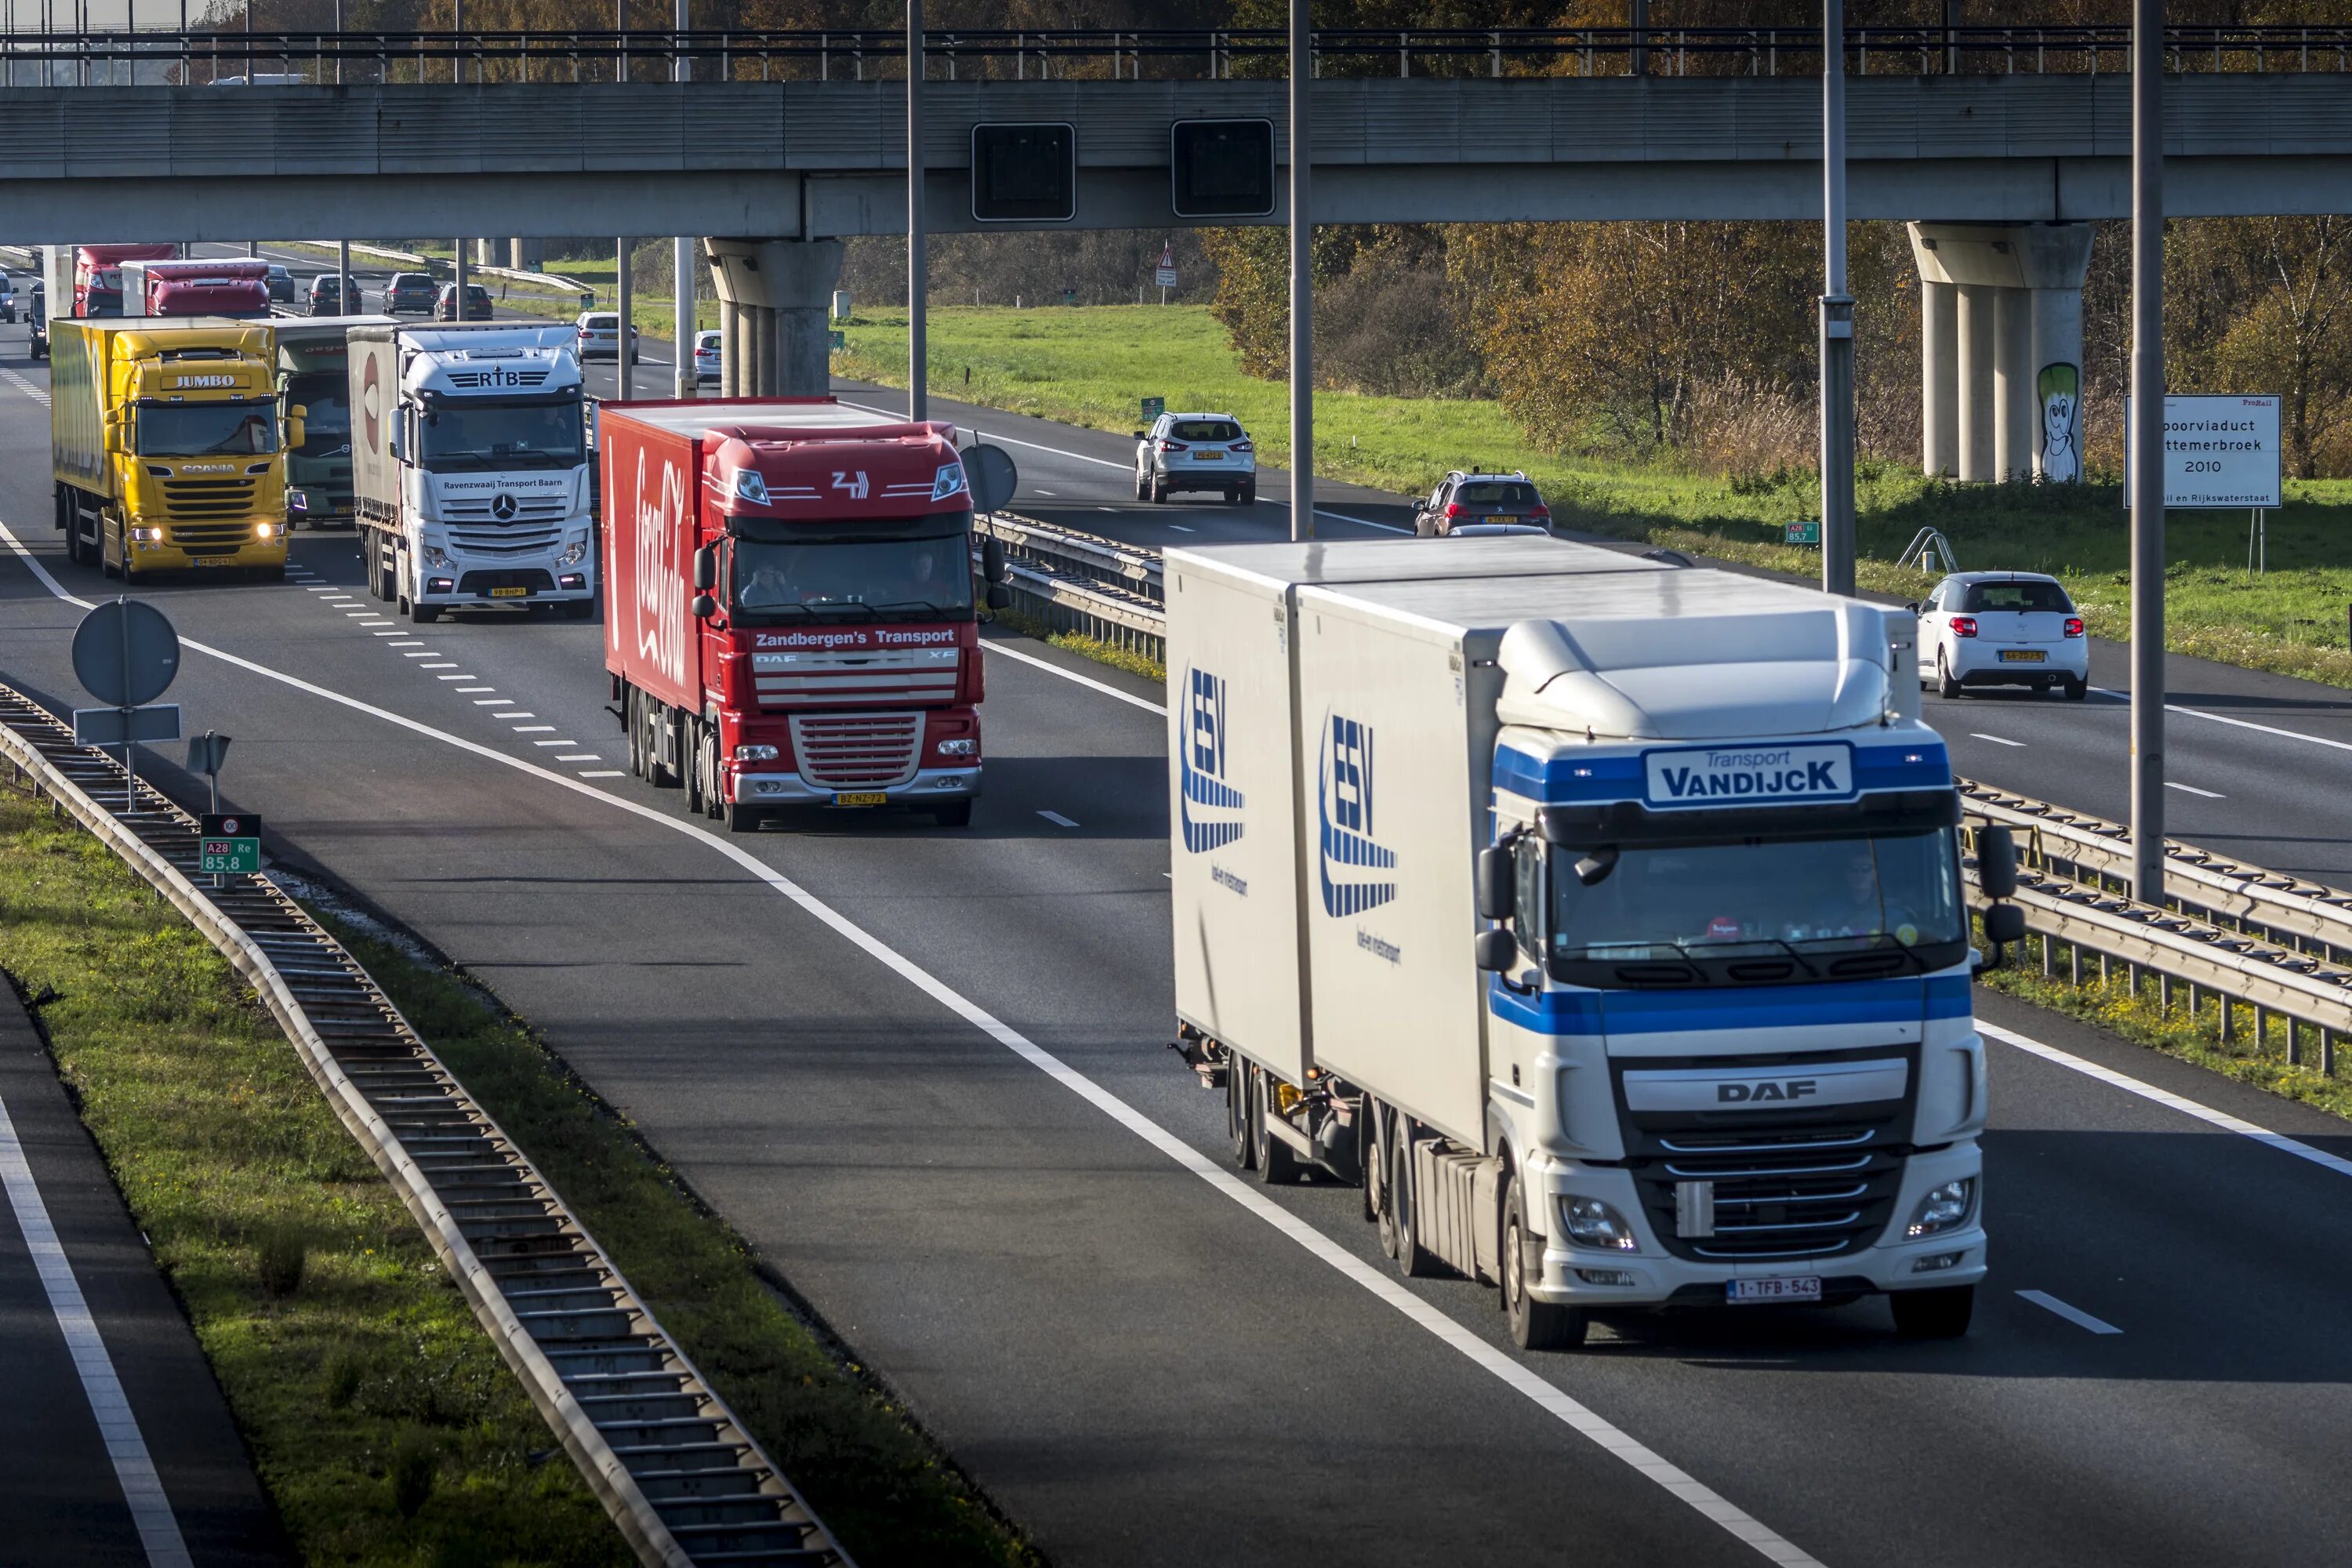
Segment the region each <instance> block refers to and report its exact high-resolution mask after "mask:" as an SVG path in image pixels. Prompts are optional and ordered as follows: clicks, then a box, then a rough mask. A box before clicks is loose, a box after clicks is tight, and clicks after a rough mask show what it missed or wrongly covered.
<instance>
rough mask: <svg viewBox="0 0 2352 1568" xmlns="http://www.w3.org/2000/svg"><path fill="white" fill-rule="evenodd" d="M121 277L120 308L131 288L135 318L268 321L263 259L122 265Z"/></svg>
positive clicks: (139, 262) (264, 262)
mask: <svg viewBox="0 0 2352 1568" xmlns="http://www.w3.org/2000/svg"><path fill="white" fill-rule="evenodd" d="M121 279H122V282H121V289H122V298H123V300H124V301H125V304H126V307H127V305H128V302H129V300H130V296H131V289H132V288H133V286H134V285H138V286H141V287H142V289H143V293H142V300H143V305H144V309H142V310H140V311H139V312H138V314H141V315H144V316H229V317H234V318H236V320H239V321H267V320H268V319H269V263H268V262H267V261H253V260H248V259H243V258H232V259H229V260H226V261H211V260H203V261H127V262H125V263H124V264H123V266H122V268H121Z"/></svg>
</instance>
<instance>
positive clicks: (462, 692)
mask: <svg viewBox="0 0 2352 1568" xmlns="http://www.w3.org/2000/svg"><path fill="white" fill-rule="evenodd" d="M497 689H498V688H497V687H495V686H461V687H459V688H457V695H458V696H460V697H466V696H470V695H472V694H473V693H474V692H477V691H496V690H497ZM504 700H505V699H503V698H500V699H498V700H496V701H493V702H490V703H488V704H483V703H479V702H478V703H476V704H475V705H474V706H476V707H477V708H479V707H484V706H488V707H496V706H498V704H499V702H502V701H504Z"/></svg>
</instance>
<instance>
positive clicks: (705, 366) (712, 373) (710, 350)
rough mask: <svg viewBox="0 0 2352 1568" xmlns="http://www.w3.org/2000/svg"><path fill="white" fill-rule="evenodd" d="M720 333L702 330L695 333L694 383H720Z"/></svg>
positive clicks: (711, 384) (700, 384)
mask: <svg viewBox="0 0 2352 1568" xmlns="http://www.w3.org/2000/svg"><path fill="white" fill-rule="evenodd" d="M694 384H695V385H697V386H717V385H718V384H719V334H718V333H717V332H710V331H702V332H697V333H695V334H694Z"/></svg>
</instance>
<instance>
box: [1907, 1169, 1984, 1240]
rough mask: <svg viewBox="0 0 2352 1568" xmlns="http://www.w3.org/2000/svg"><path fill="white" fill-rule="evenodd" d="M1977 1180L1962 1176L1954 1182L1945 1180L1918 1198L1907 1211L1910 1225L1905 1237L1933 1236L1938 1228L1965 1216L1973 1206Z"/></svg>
mask: <svg viewBox="0 0 2352 1568" xmlns="http://www.w3.org/2000/svg"><path fill="white" fill-rule="evenodd" d="M1976 1197H1977V1179H1976V1178H1975V1177H1974V1176H1962V1177H1961V1178H1960V1179H1959V1180H1958V1181H1957V1182H1946V1183H1945V1184H1943V1185H1942V1186H1940V1187H1937V1188H1936V1189H1935V1190H1934V1191H1933V1192H1930V1193H1929V1194H1927V1196H1926V1197H1924V1198H1921V1199H1920V1200H1919V1206H1918V1207H1917V1208H1916V1209H1914V1210H1912V1211H1911V1224H1910V1226H1909V1228H1908V1229H1907V1230H1906V1231H1905V1233H1904V1234H1905V1235H1906V1236H1933V1235H1935V1234H1936V1233H1937V1231H1939V1230H1949V1229H1951V1228H1952V1227H1953V1226H1956V1225H1958V1224H1960V1223H1961V1222H1962V1221H1964V1220H1966V1219H1967V1218H1968V1217H1969V1213H1970V1211H1972V1210H1973V1209H1975V1207H1976Z"/></svg>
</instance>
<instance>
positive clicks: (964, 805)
mask: <svg viewBox="0 0 2352 1568" xmlns="http://www.w3.org/2000/svg"><path fill="white" fill-rule="evenodd" d="M597 452H598V457H599V460H600V461H601V462H602V464H603V466H604V510H605V528H604V538H605V550H606V558H605V573H604V580H605V583H606V584H607V589H606V595H605V604H604V631H605V638H604V663H605V667H606V668H608V669H609V670H611V672H612V676H613V695H614V699H615V700H617V701H618V702H619V704H620V712H621V716H622V718H621V721H622V724H623V727H624V728H625V730H626V731H627V733H628V738H629V766H630V770H631V771H632V772H633V773H636V774H638V775H639V776H640V777H645V778H650V779H652V780H653V781H654V783H656V784H661V785H665V786H669V785H677V784H683V785H684V786H685V789H686V797H687V798H686V804H687V809H688V811H690V812H694V813H696V814H698V815H702V816H714V817H722V818H724V819H725V821H726V822H727V824H728V826H730V828H733V829H736V830H738V831H742V830H749V829H751V828H753V827H755V826H758V825H759V823H760V822H761V820H763V819H764V818H767V817H770V816H777V815H779V814H780V813H781V812H782V811H783V810H784V809H785V808H816V809H824V810H836V809H865V808H868V807H874V806H907V807H914V808H917V809H920V810H925V811H929V813H931V814H932V815H933V816H935V817H936V818H937V819H938V820H939V821H940V822H941V823H943V824H945V825H948V826H963V825H964V824H966V823H968V822H970V821H971V805H972V802H973V800H974V799H976V798H977V797H978V795H979V794H980V758H981V748H980V713H979V707H980V700H981V694H982V668H981V661H980V644H979V637H978V625H977V622H976V619H975V616H974V605H973V592H972V573H971V547H972V534H971V513H972V496H971V487H970V485H969V483H968V482H967V479H966V477H965V471H964V464H963V458H962V457H961V456H959V454H958V452H957V450H956V445H955V427H954V426H950V425H941V424H925V425H902V424H887V423H880V424H877V422H876V421H875V419H874V417H873V416H871V415H868V414H863V413H859V412H857V411H856V410H853V409H848V408H844V407H843V406H842V405H839V404H838V403H835V401H833V400H832V399H831V398H783V399H772V400H748V399H746V400H735V399H727V400H720V399H705V400H701V401H695V402H680V403H608V404H605V405H603V407H602V412H601V416H600V418H599V420H598V429H597ZM967 455H968V454H967Z"/></svg>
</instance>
